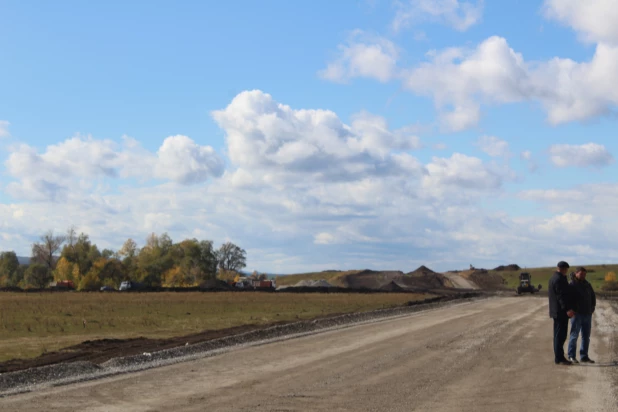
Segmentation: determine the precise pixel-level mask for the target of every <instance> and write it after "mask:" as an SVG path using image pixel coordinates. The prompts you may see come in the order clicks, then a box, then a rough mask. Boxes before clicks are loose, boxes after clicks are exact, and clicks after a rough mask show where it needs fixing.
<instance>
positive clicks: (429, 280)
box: [397, 272, 451, 289]
mask: <svg viewBox="0 0 618 412" xmlns="http://www.w3.org/2000/svg"><path fill="white" fill-rule="evenodd" d="M397 282H398V283H399V284H400V285H404V286H406V287H408V288H412V289H441V288H444V287H451V284H450V281H449V280H448V279H447V278H446V276H444V275H442V274H441V273H435V272H433V273H427V272H425V273H414V272H410V273H408V274H406V275H404V276H403V277H402V278H401V279H398V280H397Z"/></svg>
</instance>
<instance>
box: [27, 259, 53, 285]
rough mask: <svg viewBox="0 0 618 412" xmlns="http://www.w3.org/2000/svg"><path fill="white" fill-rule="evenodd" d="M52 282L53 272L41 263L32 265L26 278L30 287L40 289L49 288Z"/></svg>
mask: <svg viewBox="0 0 618 412" xmlns="http://www.w3.org/2000/svg"><path fill="white" fill-rule="evenodd" d="M52 280H53V276H52V274H51V270H49V267H48V266H47V265H45V264H41V263H31V264H30V265H29V266H28V269H26V273H25V276H24V281H25V282H26V284H27V285H28V286H32V287H35V288H38V289H42V288H45V287H47V285H49V282H51V281H52Z"/></svg>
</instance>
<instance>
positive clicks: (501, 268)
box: [494, 263, 521, 272]
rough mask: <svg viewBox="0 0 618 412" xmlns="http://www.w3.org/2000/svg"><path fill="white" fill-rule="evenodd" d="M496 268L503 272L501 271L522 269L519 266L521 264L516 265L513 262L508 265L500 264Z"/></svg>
mask: <svg viewBox="0 0 618 412" xmlns="http://www.w3.org/2000/svg"><path fill="white" fill-rule="evenodd" d="M494 270H496V271H498V272H501V271H516V270H521V267H519V265H516V264H515V263H511V264H510V265H506V266H502V265H500V266H498V267H497V268H495V269H494Z"/></svg>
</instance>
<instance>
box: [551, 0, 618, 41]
mask: <svg viewBox="0 0 618 412" xmlns="http://www.w3.org/2000/svg"><path fill="white" fill-rule="evenodd" d="M543 12H544V14H545V16H546V17H547V18H549V19H553V20H556V21H559V22H561V23H563V24H565V25H567V26H569V27H572V28H573V29H574V30H575V31H577V32H578V33H579V35H580V38H581V39H582V40H583V41H585V42H587V43H613V44H618V26H617V25H616V21H618V8H617V7H616V2H615V1H613V0H545V2H544V3H543Z"/></svg>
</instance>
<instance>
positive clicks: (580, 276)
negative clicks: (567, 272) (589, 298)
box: [575, 266, 587, 280]
mask: <svg viewBox="0 0 618 412" xmlns="http://www.w3.org/2000/svg"><path fill="white" fill-rule="evenodd" d="M586 274H587V270H586V268H585V267H583V266H580V267H578V268H577V270H576V271H575V277H576V278H577V280H586Z"/></svg>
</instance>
